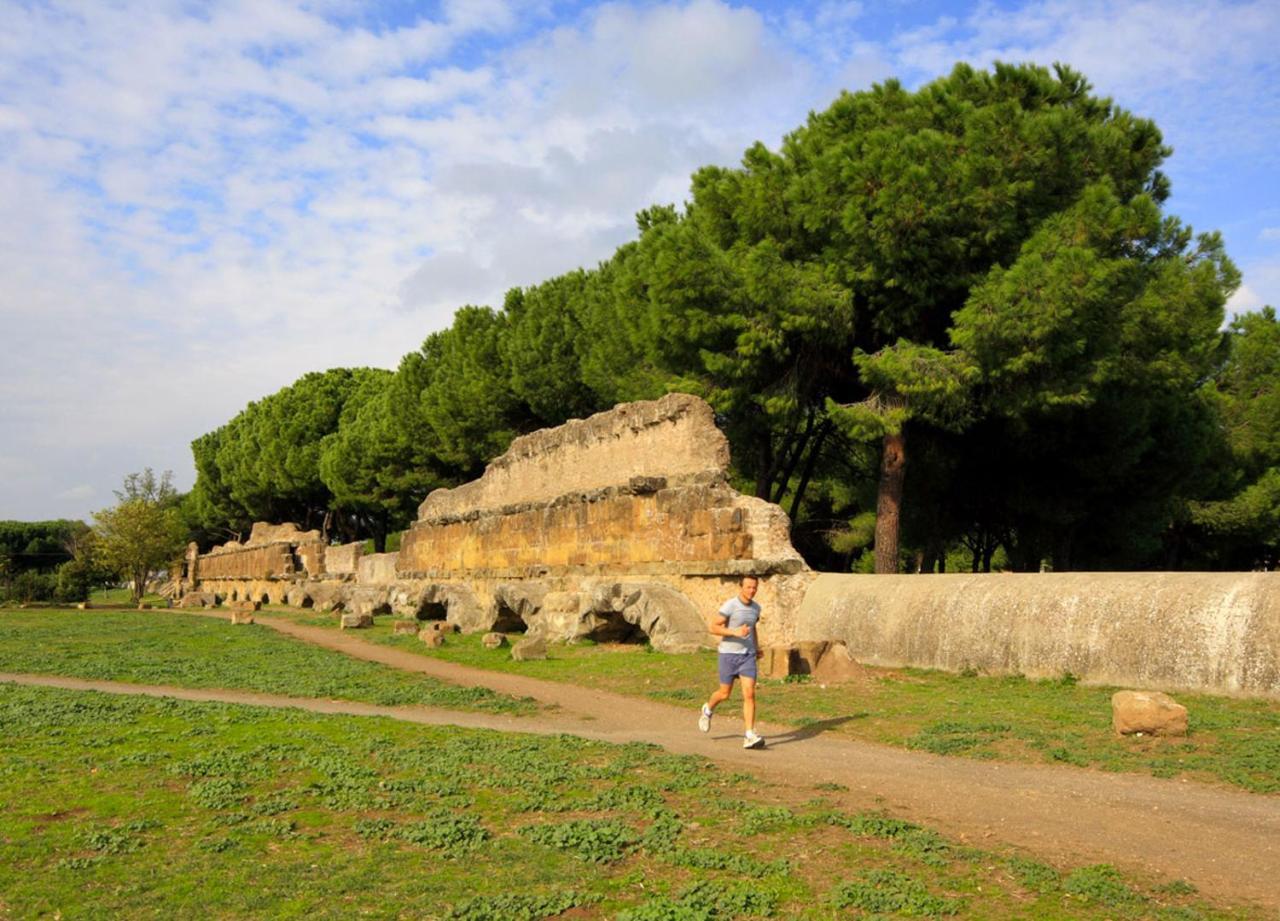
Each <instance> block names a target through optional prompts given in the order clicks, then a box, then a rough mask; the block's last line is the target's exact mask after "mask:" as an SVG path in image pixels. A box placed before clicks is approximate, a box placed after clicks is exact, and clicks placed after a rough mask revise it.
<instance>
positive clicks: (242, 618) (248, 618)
mask: <svg viewBox="0 0 1280 921" xmlns="http://www.w3.org/2000/svg"><path fill="white" fill-rule="evenodd" d="M231 623H233V624H251V623H253V611H251V610H248V609H247V608H246V609H244V610H239V611H232V612H231Z"/></svg>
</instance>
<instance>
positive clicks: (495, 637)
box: [480, 633, 507, 649]
mask: <svg viewBox="0 0 1280 921" xmlns="http://www.w3.org/2000/svg"><path fill="white" fill-rule="evenodd" d="M480 644H481V645H482V646H484V648H485V649H497V648H498V647H499V646H505V645H507V635H506V634H505V633H486V634H485V635H484V639H482V640H481V641H480Z"/></svg>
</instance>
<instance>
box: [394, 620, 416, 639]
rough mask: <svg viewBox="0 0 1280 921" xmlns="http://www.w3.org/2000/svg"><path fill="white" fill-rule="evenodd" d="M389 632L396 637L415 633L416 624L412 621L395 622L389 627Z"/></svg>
mask: <svg viewBox="0 0 1280 921" xmlns="http://www.w3.org/2000/svg"><path fill="white" fill-rule="evenodd" d="M391 632H392V633H393V634H395V635H397V636H398V635H400V634H402V633H417V632H418V623H417V621H412V620H397V621H396V622H395V623H393V624H392V625H391Z"/></svg>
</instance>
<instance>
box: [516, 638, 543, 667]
mask: <svg viewBox="0 0 1280 921" xmlns="http://www.w3.org/2000/svg"><path fill="white" fill-rule="evenodd" d="M546 657H547V641H546V640H544V639H543V638H542V637H540V636H527V637H525V638H524V639H522V640H521V641H520V642H518V643H516V644H515V645H514V646H512V647H511V658H513V659H514V660H515V661H517V662H528V661H530V660H532V659H545V658H546Z"/></svg>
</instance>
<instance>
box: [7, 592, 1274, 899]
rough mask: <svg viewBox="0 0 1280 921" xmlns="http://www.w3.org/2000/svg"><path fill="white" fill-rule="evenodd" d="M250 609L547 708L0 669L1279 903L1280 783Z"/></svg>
mask: <svg viewBox="0 0 1280 921" xmlns="http://www.w3.org/2000/svg"><path fill="white" fill-rule="evenodd" d="M207 616H215V617H217V616H222V615H218V614H209V615H207ZM258 622H259V623H260V624H263V625H265V626H267V627H270V628H271V629H274V630H277V631H279V632H281V633H285V634H288V635H290V636H293V637H296V638H298V639H300V640H304V641H306V642H310V643H315V644H316V645H320V646H324V647H327V648H329V649H334V650H337V651H339V652H342V653H345V654H347V655H350V656H353V657H355V658H360V659H365V660H368V661H373V662H380V663H382V664H385V665H389V666H391V667H393V668H399V669H403V670H406V671H414V672H420V673H422V674H426V675H431V676H433V677H437V678H440V679H443V680H446V681H449V682H452V683H454V684H459V685H467V686H480V687H487V688H491V689H492V690H494V691H498V692H501V693H506V694H513V695H517V696H528V697H533V698H535V699H536V700H538V701H540V702H542V703H544V704H549V705H552V706H554V708H555V709H553V710H551V711H543V712H542V713H540V714H538V715H536V716H533V717H506V716H493V715H487V714H475V713H463V712H459V711H449V710H438V709H431V708H425V707H377V706H373V705H367V704H359V703H351V702H345V701H317V700H305V699H297V698H287V697H278V696H273V695H264V694H253V693H246V692H237V691H212V690H192V689H189V688H164V687H149V686H148V687H144V686H139V685H128V684H123V683H117V682H91V681H78V680H76V679H69V678H55V677H49V676H30V675H4V674H0V681H16V682H20V683H33V684H42V685H49V686H57V687H74V688H83V689H93V690H102V691H109V692H112V693H144V694H151V695H154V696H169V697H178V698H181V699H184V700H223V701H229V702H235V703H248V704H257V705H262V706H293V707H301V708H304V709H308V710H315V711H318V712H325V713H351V714H358V715H381V716H389V717H392V718H395V719H404V720H410V721H413V722H420V723H431V724H442V723H447V724H451V725H458V726H469V727H482V728H488V729H500V730H504V731H520V732H534V733H561V732H568V733H572V734H574V735H579V736H583V737H587V738H592V739H599V740H602V741H608V742H618V743H621V742H630V741H644V742H653V743H656V744H658V745H661V746H662V747H663V748H665V749H667V750H669V751H673V752H679V753H687V754H696V755H703V756H705V757H708V758H713V759H715V760H716V761H717V762H720V763H721V764H725V765H729V766H732V767H733V768H742V769H747V770H750V771H751V772H752V773H753V774H755V775H756V776H757V777H759V778H760V779H761V780H763V781H765V782H766V783H771V784H777V785H779V786H784V787H804V788H812V786H813V785H814V784H816V783H820V782H828V783H838V784H842V785H844V786H845V787H848V788H849V792H848V793H846V794H842V795H841V796H840V797H839V799H840V800H842V803H841V805H842V806H844V807H845V808H849V809H868V808H884V809H887V810H888V811H889V812H891V813H892V814H893V815H895V816H899V817H902V818H908V819H911V820H913V821H917V822H920V823H922V824H925V825H928V826H930V827H932V828H934V829H936V830H938V831H939V832H942V833H943V834H946V835H949V836H951V837H953V838H958V839H960V840H963V841H968V842H970V843H972V844H975V845H979V846H991V845H992V844H994V843H1005V844H1013V845H1018V846H1021V847H1025V848H1027V849H1028V850H1030V851H1032V852H1035V853H1037V854H1039V855H1041V856H1043V857H1045V858H1048V859H1054V860H1062V861H1067V862H1071V863H1075V864H1087V863H1102V862H1106V863H1113V864H1116V865H1117V866H1120V867H1125V868H1130V869H1136V870H1142V871H1145V872H1154V873H1156V874H1158V875H1160V876H1163V877H1166V878H1169V879H1173V878H1182V879H1186V880H1189V881H1190V882H1192V883H1194V884H1195V885H1196V886H1197V887H1198V888H1199V889H1200V890H1201V891H1202V892H1204V893H1205V894H1206V895H1208V896H1211V897H1214V898H1218V899H1223V900H1230V901H1239V900H1242V899H1243V900H1250V901H1255V902H1258V903H1260V904H1261V905H1263V906H1265V907H1266V908H1268V909H1271V910H1280V797H1268V796H1260V795H1253V794H1248V793H1244V792H1237V791H1232V790H1224V789H1217V788H1212V787H1206V786H1201V785H1198V784H1192V783H1187V782H1185V781H1171V780H1160V779H1157V778H1151V777H1141V776H1136V775H1131V774H1130V775H1125V774H1103V773H1098V772H1093V771H1083V770H1079V769H1076V768H1070V767H1066V766H1049V765H1025V764H1009V763H1004V764H1001V763H993V762H982V761H972V760H967V759H963V758H943V757H939V756H935V755H929V754H926V753H922V752H909V751H903V750H900V749H894V748H889V747H882V746H878V745H871V744H867V743H862V742H854V741H849V740H843V739H834V738H830V737H826V736H824V735H823V730H824V728H825V727H824V726H823V725H822V724H814V725H810V726H806V727H804V728H802V729H798V730H796V729H786V728H783V727H777V726H769V725H767V724H765V725H763V726H762V727H761V731H762V732H763V733H764V734H765V735H766V736H768V738H769V748H768V749H766V750H764V751H743V749H742V748H741V744H740V741H739V740H740V732H741V723H740V720H739V719H738V718H735V717H734V716H732V715H730V714H729V713H725V714H724V715H723V716H721V717H718V718H717V723H716V724H715V725H713V727H712V731H711V732H710V733H709V734H707V735H703V734H701V733H699V732H698V731H697V728H696V726H695V722H696V713H695V712H694V711H693V710H692V708H676V707H672V706H668V705H666V704H659V703H655V702H651V701H644V700H637V699H636V698H632V697H623V696H621V695H617V694H611V693H609V692H607V691H599V690H595V689H587V688H580V687H576V686H573V685H568V684H562V683H557V682H550V681H543V680H540V679H535V678H526V677H523V676H520V675H514V674H506V673H500V672H489V671H484V670H482V669H473V668H468V667H466V666H461V665H456V664H453V663H450V662H442V661H439V660H437V659H432V658H429V657H426V656H420V655H415V654H413V653H410V652H404V651H402V650H398V649H394V648H390V647H386V646H380V645H376V644H374V643H370V642H368V641H366V640H363V639H360V638H359V637H358V636H355V635H352V634H351V633H339V632H336V631H333V630H328V629H324V628H319V627H307V626H303V625H300V624H296V623H293V622H291V621H287V620H283V619H276V618H270V617H266V618H260V619H259V621H258Z"/></svg>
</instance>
